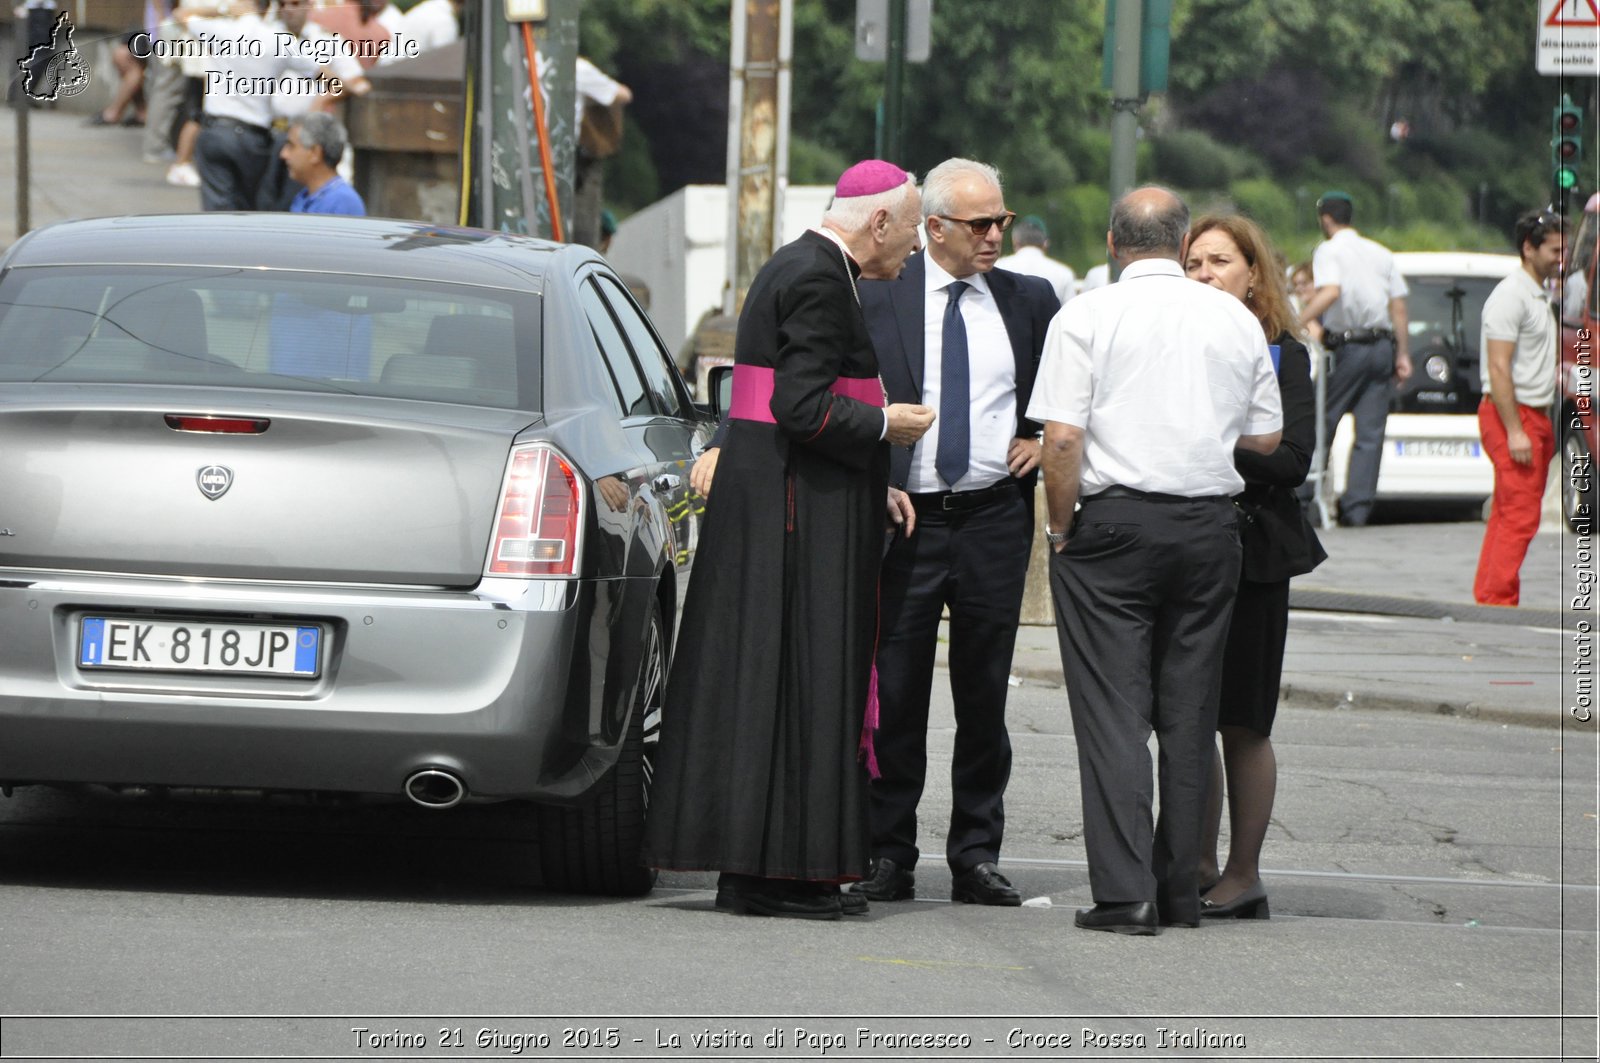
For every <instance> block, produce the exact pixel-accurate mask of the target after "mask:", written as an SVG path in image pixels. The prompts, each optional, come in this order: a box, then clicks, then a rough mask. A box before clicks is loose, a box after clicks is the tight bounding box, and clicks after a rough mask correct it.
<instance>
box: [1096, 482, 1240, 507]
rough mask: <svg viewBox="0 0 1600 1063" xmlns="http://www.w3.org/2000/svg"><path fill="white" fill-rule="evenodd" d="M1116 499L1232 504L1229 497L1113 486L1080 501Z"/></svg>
mask: <svg viewBox="0 0 1600 1063" xmlns="http://www.w3.org/2000/svg"><path fill="white" fill-rule="evenodd" d="M1114 498H1124V499H1136V500H1138V501H1140V502H1232V501H1233V499H1232V498H1230V497H1229V496H1227V495H1164V494H1162V493H1161V492H1160V491H1141V490H1139V489H1138V488H1136V487H1123V486H1122V485H1120V484H1113V485H1112V486H1110V487H1107V488H1106V489H1105V490H1103V491H1096V492H1095V493H1094V494H1092V495H1085V496H1084V497H1083V498H1080V499H1079V500H1078V504H1079V505H1085V506H1086V505H1088V504H1089V503H1090V502H1099V501H1102V500H1105V501H1110V500H1111V499H1114Z"/></svg>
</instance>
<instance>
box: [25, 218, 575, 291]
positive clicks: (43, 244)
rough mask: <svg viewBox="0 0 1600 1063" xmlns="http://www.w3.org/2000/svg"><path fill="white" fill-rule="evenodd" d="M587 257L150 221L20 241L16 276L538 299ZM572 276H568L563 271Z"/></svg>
mask: <svg viewBox="0 0 1600 1063" xmlns="http://www.w3.org/2000/svg"><path fill="white" fill-rule="evenodd" d="M593 256H594V252H592V251H590V250H589V249H588V248H586V247H579V246H576V245H567V244H557V243H552V242H550V241H548V240H539V239H535V238H533V237H528V236H521V235H518V234H515V233H496V232H487V231H484V230H481V229H466V228H453V227H449V226H442V225H429V224H427V223H426V222H419V221H401V220H397V219H393V218H364V217H350V216H347V215H339V214H285V213H199V214H170V215H162V214H144V215H134V216H126V217H116V218H92V219H88V220H83V221H67V222H59V223H57V224H55V225H50V226H46V227H45V228H42V229H38V230H35V231H34V232H32V233H29V234H28V235H27V236H25V237H23V238H22V239H20V240H18V241H17V242H16V243H15V244H13V245H12V246H11V249H10V250H9V251H8V252H7V253H6V254H5V256H4V257H3V258H0V268H10V267H13V266H85V265H112V266H126V265H139V266H143V265H151V266H200V267H232V268H241V269H252V268H253V269H261V268H265V269H284V270H310V271H314V272H330V273H347V274H354V275H357V276H372V277H392V278H397V279H405V280H419V281H437V282H443V283H451V284H472V285H479V286H483V287H492V288H510V289H514V290H518V291H534V292H537V291H539V290H541V288H542V286H543V284H542V282H543V280H544V278H545V276H546V275H547V274H549V273H551V272H552V271H553V270H556V269H557V268H558V267H557V263H558V262H566V261H567V260H568V259H571V260H573V261H572V264H573V265H575V264H576V261H577V259H579V258H585V257H593ZM566 272H569V273H570V269H568V270H566Z"/></svg>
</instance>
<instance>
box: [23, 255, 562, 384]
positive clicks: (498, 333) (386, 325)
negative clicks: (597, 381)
mask: <svg viewBox="0 0 1600 1063" xmlns="http://www.w3.org/2000/svg"><path fill="white" fill-rule="evenodd" d="M539 309H540V304H539V299H538V297H537V296H535V295H532V294H523V293H516V292H503V291H499V290H495V289H485V288H477V287H472V286H467V285H450V284H433V283H426V284H425V283H420V282H415V281H402V280H391V279H388V278H379V277H353V276H349V275H341V274H328V273H314V272H291V271H284V270H261V269H245V270H234V269H161V268H156V267H139V268H129V267H115V268H112V267H49V268H27V269H13V270H11V271H10V272H8V273H7V274H6V275H5V277H4V278H0V382H26V381H48V382H72V383H81V382H92V383H126V384H145V383H148V384H179V385H183V384H193V385H204V386H226V387H258V388H273V389H286V390H291V391H336V392H345V393H349V394H355V395H380V396H387V397H393V398H406V399H424V400H431V401H441V402H459V403H469V404H473V405H482V406H498V407H502V408H506V409H536V408H537V407H538V402H539V397H538V395H537V393H536V383H537V380H538V376H539V374H538V371H537V366H538V364H539V362H538V356H539V351H538V343H539V339H538V338H539V332H540V330H539V321H538V313H539Z"/></svg>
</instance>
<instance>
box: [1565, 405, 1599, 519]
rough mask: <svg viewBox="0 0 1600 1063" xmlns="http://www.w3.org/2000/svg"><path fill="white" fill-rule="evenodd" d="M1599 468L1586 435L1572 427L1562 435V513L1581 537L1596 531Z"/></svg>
mask: <svg viewBox="0 0 1600 1063" xmlns="http://www.w3.org/2000/svg"><path fill="white" fill-rule="evenodd" d="M1595 502H1596V493H1595V469H1594V461H1593V457H1592V455H1590V453H1589V443H1588V441H1587V440H1585V439H1584V438H1583V433H1582V432H1581V431H1579V430H1578V429H1575V428H1568V429H1567V430H1566V432H1564V433H1563V434H1562V436H1561V514H1562V516H1564V517H1566V519H1567V527H1568V528H1570V529H1572V531H1573V532H1574V533H1576V534H1578V535H1586V534H1588V533H1589V532H1591V531H1593V530H1594V518H1595Z"/></svg>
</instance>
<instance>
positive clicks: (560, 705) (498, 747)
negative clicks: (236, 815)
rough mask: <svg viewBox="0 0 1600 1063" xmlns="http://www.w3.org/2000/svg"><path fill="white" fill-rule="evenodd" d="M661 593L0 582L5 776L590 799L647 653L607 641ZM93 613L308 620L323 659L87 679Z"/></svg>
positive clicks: (598, 587)
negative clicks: (274, 671) (443, 773)
mask: <svg viewBox="0 0 1600 1063" xmlns="http://www.w3.org/2000/svg"><path fill="white" fill-rule="evenodd" d="M647 582H648V581H642V580H624V579H617V580H583V581H569V580H544V581H541V580H504V581H485V583H484V584H483V585H482V586H480V587H479V588H477V589H475V590H472V591H447V590H431V589H411V588H406V589H384V588H370V587H360V588H351V587H329V586H299V585H277V584H275V585H259V584H237V583H214V582H205V583H195V582H186V581H182V580H162V579H143V578H137V579H136V578H126V577H117V576H96V575H77V574H71V575H69V574H61V573H41V572H21V571H15V570H7V571H0V783H6V784H16V785H23V784H27V783H107V784H113V785H115V784H127V785H152V786H173V787H190V786H194V787H222V788H235V787H237V788H248V789H266V790H315V791H344V792H354V793H371V794H393V795H398V794H400V793H401V792H402V786H403V784H404V781H405V779H406V778H407V777H408V776H409V775H411V773H413V772H415V771H417V770H419V769H422V768H440V769H444V770H447V771H451V772H453V773H455V774H457V775H458V776H460V777H461V778H462V779H463V780H464V781H465V783H466V786H467V788H468V790H469V792H470V793H472V794H473V795H476V796H485V797H531V798H535V799H542V800H552V801H563V800H574V799H578V798H581V797H582V796H583V794H584V793H585V792H587V791H588V789H589V788H590V787H591V786H592V785H593V784H594V782H595V781H596V780H597V779H599V778H600V777H601V776H603V775H604V774H605V772H606V770H607V769H608V768H609V767H610V765H611V764H612V763H614V762H615V759H616V755H617V750H618V748H619V746H620V741H621V735H622V733H623V729H622V727H621V726H620V722H621V721H622V720H625V715H626V705H627V704H628V703H629V698H630V697H631V692H632V679H633V676H631V675H628V674H627V668H626V667H624V666H623V660H624V659H626V660H630V661H631V660H632V659H633V658H634V656H635V655H631V654H626V653H624V654H622V655H621V658H619V659H618V660H617V661H616V662H613V661H612V660H611V656H612V655H611V654H610V649H611V647H612V646H613V645H614V644H616V641H617V638H616V636H617V631H618V625H617V623H616V618H619V617H624V616H627V615H629V614H631V613H632V610H630V609H627V608H622V607H621V605H622V604H623V602H624V601H628V600H637V599H638V598H639V597H640V594H641V593H642V594H643V595H645V596H646V597H648V595H649V593H650V590H649V588H648V587H647V586H643V584H645V583H647ZM89 614H114V615H116V614H121V615H136V616H137V615H154V616H188V617H202V618H210V617H233V618H234V619H247V618H248V619H254V620H256V621H257V622H260V621H262V620H264V619H270V620H274V621H296V622H311V623H315V624H317V625H319V626H321V627H322V629H323V633H324V634H323V639H324V649H323V667H322V671H321V674H320V675H319V676H318V677H317V678H315V679H291V678H279V677H259V676H240V675H231V674H230V675H213V674H205V675H190V674H170V673H153V672H122V671H115V672H113V671H100V670H93V669H83V668H80V667H78V664H77V653H78V638H79V635H78V629H79V623H78V621H79V620H80V618H81V617H83V616H85V615H89ZM608 665H609V666H608Z"/></svg>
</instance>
